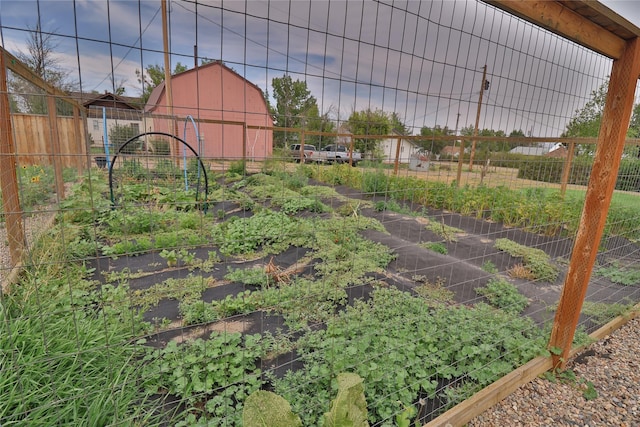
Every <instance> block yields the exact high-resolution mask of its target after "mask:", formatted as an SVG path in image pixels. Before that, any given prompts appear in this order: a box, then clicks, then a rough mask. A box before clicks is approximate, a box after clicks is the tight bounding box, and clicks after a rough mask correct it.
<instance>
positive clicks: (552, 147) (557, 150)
mask: <svg viewBox="0 0 640 427" xmlns="http://www.w3.org/2000/svg"><path fill="white" fill-rule="evenodd" d="M509 153H511V154H522V155H525V156H544V157H566V156H567V149H566V147H565V146H564V145H562V144H561V143H559V142H541V143H538V144H536V145H531V146H520V147H515V148H513V149H511V151H509Z"/></svg>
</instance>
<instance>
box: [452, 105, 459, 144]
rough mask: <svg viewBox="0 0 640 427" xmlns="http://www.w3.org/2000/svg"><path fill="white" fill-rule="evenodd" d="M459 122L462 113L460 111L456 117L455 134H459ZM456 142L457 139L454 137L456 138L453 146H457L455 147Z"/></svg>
mask: <svg viewBox="0 0 640 427" xmlns="http://www.w3.org/2000/svg"><path fill="white" fill-rule="evenodd" d="M459 123H460V113H458V118H457V119H456V129H455V130H454V131H453V134H454V135H455V136H458V124H459ZM456 142H457V140H456V139H454V140H453V148H455V147H456Z"/></svg>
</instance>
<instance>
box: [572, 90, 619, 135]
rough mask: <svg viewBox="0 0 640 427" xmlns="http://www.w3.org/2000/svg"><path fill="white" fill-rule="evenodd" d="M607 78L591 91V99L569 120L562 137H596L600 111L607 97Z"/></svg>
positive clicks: (600, 118) (600, 116) (600, 120)
mask: <svg viewBox="0 0 640 427" xmlns="http://www.w3.org/2000/svg"><path fill="white" fill-rule="evenodd" d="M608 88H609V80H607V81H606V82H604V83H602V84H601V85H600V87H599V88H598V89H596V90H594V91H593V92H591V99H589V101H587V103H586V104H585V105H584V107H582V108H581V109H579V110H576V112H575V114H574V116H573V117H572V118H571V120H569V123H568V124H567V128H566V129H565V131H564V132H563V133H562V135H561V136H563V137H597V136H598V132H599V131H600V123H601V122H602V112H603V110H604V103H605V100H606V98H607V90H608Z"/></svg>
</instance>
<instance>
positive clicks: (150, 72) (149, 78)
mask: <svg viewBox="0 0 640 427" xmlns="http://www.w3.org/2000/svg"><path fill="white" fill-rule="evenodd" d="M187 70H188V68H187V66H186V65H182V64H181V63H180V62H178V63H177V64H176V66H175V68H174V69H173V72H172V73H171V75H175V74H178V73H182V72H184V71H187ZM136 78H137V79H138V83H140V84H141V85H142V95H140V100H141V101H142V102H143V103H146V102H147V101H148V100H149V97H150V96H151V92H153V89H155V88H156V86H158V85H159V84H160V83H162V82H163V81H164V66H163V65H158V64H153V65H149V66H147V68H146V69H145V72H142V71H140V70H138V69H136Z"/></svg>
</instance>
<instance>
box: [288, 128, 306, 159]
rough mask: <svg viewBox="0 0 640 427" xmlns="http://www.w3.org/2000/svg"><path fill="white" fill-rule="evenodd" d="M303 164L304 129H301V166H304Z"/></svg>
mask: <svg viewBox="0 0 640 427" xmlns="http://www.w3.org/2000/svg"><path fill="white" fill-rule="evenodd" d="M285 148H286V147H285ZM303 163H304V128H301V129H300V164H303Z"/></svg>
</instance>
